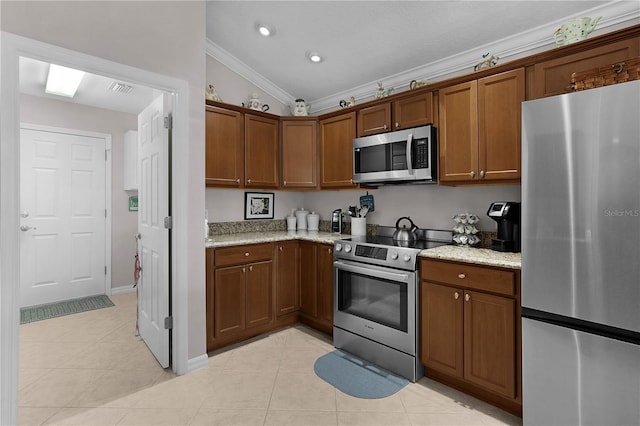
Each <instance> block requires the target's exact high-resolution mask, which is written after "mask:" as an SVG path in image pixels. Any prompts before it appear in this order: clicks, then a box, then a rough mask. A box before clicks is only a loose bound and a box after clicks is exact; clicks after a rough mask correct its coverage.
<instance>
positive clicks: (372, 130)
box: [358, 102, 391, 137]
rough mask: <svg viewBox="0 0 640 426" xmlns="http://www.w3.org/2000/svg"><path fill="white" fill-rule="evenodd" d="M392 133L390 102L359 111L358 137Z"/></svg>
mask: <svg viewBox="0 0 640 426" xmlns="http://www.w3.org/2000/svg"><path fill="white" fill-rule="evenodd" d="M389 131H391V104H390V103H389V102H387V103H384V104H379V105H374V106H370V107H367V108H363V109H361V110H359V111H358V137H360V136H367V135H375V134H377V133H384V132H389Z"/></svg>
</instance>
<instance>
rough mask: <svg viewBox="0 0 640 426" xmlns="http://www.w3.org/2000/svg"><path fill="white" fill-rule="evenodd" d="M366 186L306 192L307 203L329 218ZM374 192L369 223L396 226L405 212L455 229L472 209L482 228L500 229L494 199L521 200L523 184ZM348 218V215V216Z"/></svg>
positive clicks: (422, 222) (355, 202)
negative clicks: (493, 215) (457, 218)
mask: <svg viewBox="0 0 640 426" xmlns="http://www.w3.org/2000/svg"><path fill="white" fill-rule="evenodd" d="M366 193H367V191H366V190H357V191H351V190H349V191H319V192H313V193H311V192H310V193H306V194H304V195H305V197H304V205H305V207H306V208H307V209H309V210H316V211H317V212H318V213H319V214H320V218H321V219H323V220H329V219H330V217H331V212H332V211H333V210H335V209H338V208H341V209H342V210H343V211H346V209H347V208H348V207H349V206H359V200H360V196H361V195H365V194H366ZM369 194H371V195H373V198H374V203H375V211H374V212H373V213H371V214H370V215H367V218H368V219H367V223H374V224H377V225H385V226H393V225H395V223H396V220H398V218H400V217H402V216H410V217H411V219H412V220H413V221H414V222H415V224H416V225H418V226H419V227H420V228H430V229H451V228H453V225H454V223H453V220H452V219H451V218H452V216H454V215H455V214H456V213H463V212H469V213H474V214H476V215H478V216H479V217H480V222H479V224H478V229H480V230H482V231H494V232H495V231H496V223H495V222H494V221H493V220H491V219H489V218H488V217H487V215H486V212H487V209H488V208H489V204H490V203H491V202H493V201H520V199H521V198H520V185H510V186H463V187H448V186H443V185H402V186H384V187H380V188H378V189H374V190H369ZM346 220H347V221H348V219H346Z"/></svg>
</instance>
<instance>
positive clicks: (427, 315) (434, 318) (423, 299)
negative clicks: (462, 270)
mask: <svg viewBox="0 0 640 426" xmlns="http://www.w3.org/2000/svg"><path fill="white" fill-rule="evenodd" d="M462 300H463V291H462V290H460V289H457V288H455V287H449V286H443V285H438V284H433V283H430V282H428V281H422V282H421V287H420V362H422V364H423V365H424V366H425V367H427V368H432V369H434V370H438V371H441V372H443V373H446V374H449V375H452V376H456V377H460V378H462V377H463V368H464V362H463V320H462V318H463V308H464V306H463V303H462Z"/></svg>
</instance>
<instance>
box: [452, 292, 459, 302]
mask: <svg viewBox="0 0 640 426" xmlns="http://www.w3.org/2000/svg"><path fill="white" fill-rule="evenodd" d="M453 298H454V299H456V300H458V299H459V298H460V293H458V292H457V291H456V292H455V293H453Z"/></svg>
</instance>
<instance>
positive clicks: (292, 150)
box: [281, 118, 318, 188]
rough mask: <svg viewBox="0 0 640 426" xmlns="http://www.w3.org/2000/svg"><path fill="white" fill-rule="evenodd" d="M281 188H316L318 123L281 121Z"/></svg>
mask: <svg viewBox="0 0 640 426" xmlns="http://www.w3.org/2000/svg"><path fill="white" fill-rule="evenodd" d="M281 123H282V187H283V188H316V187H317V186H318V136H317V132H318V122H317V120H315V119H313V120H310V119H305V120H296V119H284V118H283V119H282V120H281Z"/></svg>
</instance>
